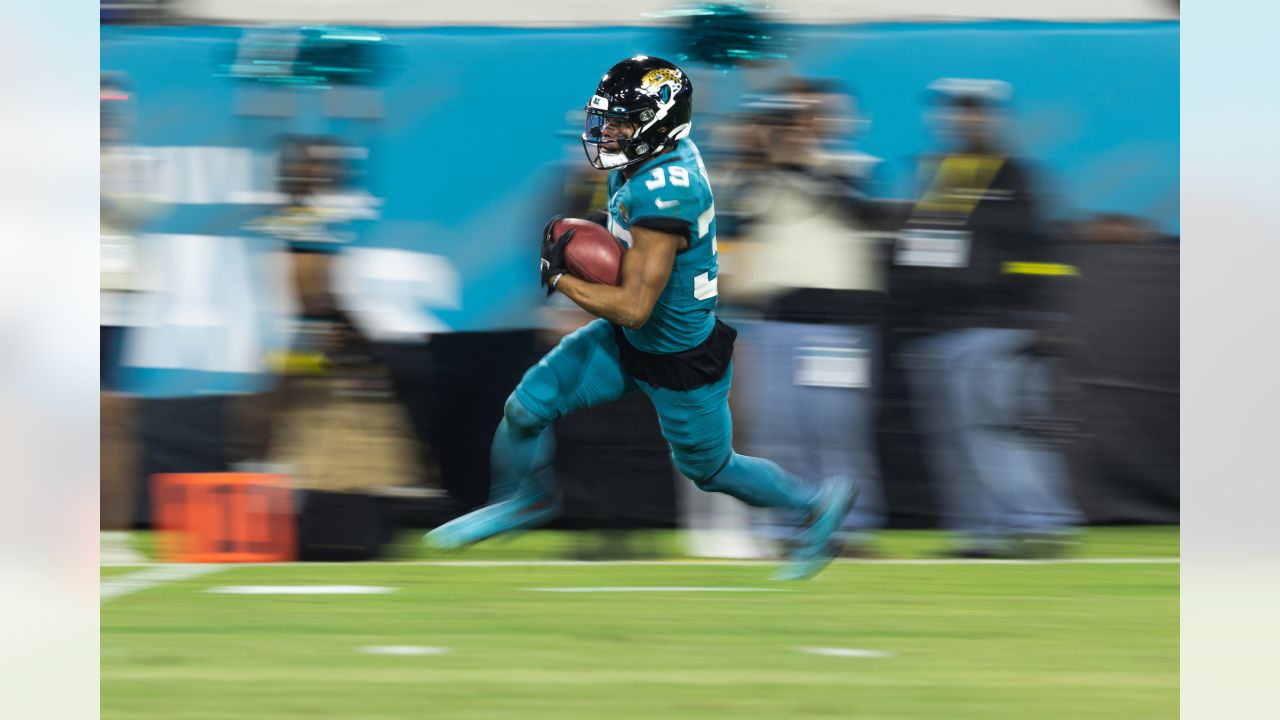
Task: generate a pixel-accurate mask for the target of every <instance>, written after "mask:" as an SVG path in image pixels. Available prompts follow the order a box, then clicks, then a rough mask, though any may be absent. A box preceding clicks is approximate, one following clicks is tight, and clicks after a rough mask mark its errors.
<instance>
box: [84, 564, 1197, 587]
mask: <svg viewBox="0 0 1280 720" xmlns="http://www.w3.org/2000/svg"><path fill="white" fill-rule="evenodd" d="M780 562H781V561H779V560H599V561H595V560H366V561H361V562H272V563H243V564H240V565H238V567H328V566H351V565H407V566H424V567H474V568H495V567H615V566H628V565H631V566H662V565H702V566H705V567H752V566H758V567H768V566H772V565H777V564H779V563H780ZM835 562H836V563H837V564H840V565H1177V564H1179V563H1180V562H1181V560H1180V559H1179V558H1176V557H1170V558H1162V557H1150V558H1144V557H1127V558H1123V557H1122V558H1060V559H1057V560H964V559H958V558H902V559H885V560H874V559H852V558H839V559H837V560H836V561H835ZM100 567H157V566H156V564H155V563H134V562H125V563H101V564H100ZM159 567H186V566H181V565H177V566H170V565H165V566H159ZM203 567H208V566H203ZM219 567H220V568H223V569H225V568H226V567H229V566H227V565H222V566H219ZM198 574H202V573H198ZM129 577H133V576H129ZM104 585H105V583H104Z"/></svg>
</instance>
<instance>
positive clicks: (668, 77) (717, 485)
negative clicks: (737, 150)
mask: <svg viewBox="0 0 1280 720" xmlns="http://www.w3.org/2000/svg"><path fill="white" fill-rule="evenodd" d="M692 99H693V87H692V85H691V83H690V81H689V78H688V76H686V75H685V74H684V72H683V71H681V70H680V68H678V67H676V66H675V65H673V64H671V63H669V62H667V61H665V60H662V59H659V58H655V57H649V56H644V55H640V56H636V57H632V58H628V59H626V60H623V61H622V62H620V63H618V64H616V65H614V66H613V67H612V68H610V69H609V72H608V73H606V74H605V76H604V77H603V78H602V79H601V80H600V83H599V85H598V86H597V87H596V91H595V94H593V95H592V96H591V99H590V101H589V102H588V103H587V106H586V127H585V129H584V132H583V134H582V145H583V148H584V149H585V151H586V155H587V159H588V160H589V161H590V163H591V164H592V165H593V166H595V167H596V168H598V169H600V170H608V171H611V172H610V175H609V186H608V189H609V206H608V217H607V227H608V228H609V230H610V231H611V232H612V233H613V234H614V236H616V237H617V238H618V239H619V240H620V241H621V242H622V243H623V244H625V245H626V246H627V248H628V249H627V252H625V253H624V254H623V256H622V268H621V282H620V284H619V285H618V286H612V285H604V284H597V283H590V282H586V281H584V280H580V279H578V278H576V277H574V276H572V275H570V274H568V272H567V269H566V267H565V262H564V250H565V246H566V245H567V244H568V242H569V240H570V239H571V238H572V235H573V231H572V230H569V231H567V232H564V233H563V234H560V235H559V236H556V234H555V233H554V232H553V230H554V228H555V221H556V220H557V219H558V218H553V219H552V221H551V222H549V223H548V224H547V226H546V229H545V230H544V232H543V241H542V243H543V245H542V283H543V285H544V286H545V287H546V288H547V292H548V294H550V293H551V292H560V293H562V294H564V295H565V296H566V297H568V298H569V299H570V300H572V301H574V302H575V303H577V304H578V305H579V306H581V307H582V308H583V309H585V310H586V311H588V312H590V313H591V314H593V315H595V316H597V318H598V319H597V320H594V321H592V322H590V323H588V324H587V325H585V326H583V327H582V328H581V329H579V330H577V331H575V332H573V333H571V334H569V335H567V336H565V338H564V339H563V340H562V341H561V342H560V344H559V345H558V346H557V347H556V348H555V349H553V350H552V351H551V352H550V353H548V354H547V355H546V357H544V358H543V359H542V360H541V361H539V362H538V364H537V365H535V366H534V367H532V368H531V369H530V370H529V371H528V372H527V373H526V374H525V376H524V378H523V379H522V380H521V381H520V384H519V385H518V386H517V387H516V389H515V391H514V392H513V393H512V394H511V396H510V398H508V400H507V404H506V411H505V414H504V417H503V419H502V421H501V423H500V424H499V425H498V430H497V432H496V433H495V435H494V439H493V451H492V452H493V455H492V459H493V462H492V467H493V472H494V477H493V481H492V482H493V485H492V492H491V495H490V501H491V504H490V505H488V506H486V507H483V508H480V509H479V510H476V511H474V512H472V513H470V514H467V515H464V516H462V517H460V518H458V519H456V520H453V521H452V522H449V523H446V524H445V525H442V526H440V527H439V528H436V529H435V530H433V531H432V532H430V533H428V534H427V536H426V541H427V542H428V543H429V544H431V545H433V546H435V547H438V548H446V549H452V548H460V547H464V546H466V545H469V544H471V543H474V542H477V541H479V540H483V539H485V538H488V537H491V536H493V535H496V534H499V533H502V532H505V531H509V530H515V529H521V528H529V527H534V526H537V525H541V524H543V523H545V522H547V521H548V520H550V519H551V518H553V517H554V516H555V514H556V512H557V511H558V509H559V506H560V494H559V492H558V491H557V489H556V487H555V485H554V482H553V480H552V478H551V477H550V475H551V472H550V467H551V460H552V452H553V436H552V433H551V429H550V428H551V424H552V422H553V421H554V420H555V419H556V418H558V417H561V416H563V415H566V414H568V413H572V412H574V411H576V410H581V409H583V408H587V407H592V406H595V405H599V404H602V403H606V402H609V401H611V400H615V399H617V398H619V397H621V396H622V395H624V394H626V393H629V392H633V391H635V390H639V391H641V392H643V393H645V395H647V396H648V397H649V399H650V400H651V401H652V402H653V405H654V408H655V410H656V411H657V415H658V418H659V421H660V425H661V429H662V434H663V437H664V438H666V440H667V443H668V445H669V446H670V449H671V457H672V459H673V460H674V461H675V465H676V467H677V468H678V469H679V470H680V472H682V473H684V474H685V475H686V476H687V477H689V478H690V479H691V480H693V481H694V483H696V484H697V485H698V487H700V488H701V489H703V490H706V491H711V492H723V493H727V494H729V495H732V496H733V497H736V498H738V499H740V500H742V501H744V502H746V503H748V504H750V505H754V506H757V507H773V508H785V509H791V510H798V511H801V514H802V515H804V516H805V517H806V521H805V523H804V525H803V527H801V528H800V531H799V537H798V538H797V540H798V542H797V543H796V546H795V549H794V550H793V551H792V557H791V560H790V562H788V563H787V564H786V565H785V566H784V567H783V568H782V569H781V570H780V571H779V574H778V576H777V577H778V578H779V579H802V578H807V577H810V576H812V575H814V574H815V573H817V572H818V571H820V570H821V569H822V568H823V567H825V566H826V565H827V563H828V562H830V560H831V557H832V556H833V554H834V553H835V552H836V551H837V550H838V548H836V547H834V543H833V538H834V537H835V533H836V531H837V530H838V529H839V527H840V524H841V522H842V521H843V520H844V517H845V515H846V514H848V511H849V508H850V507H851V506H852V505H853V502H854V500H855V499H856V496H857V488H856V487H855V486H854V484H853V482H852V481H851V480H850V479H848V478H844V477H836V478H830V479H828V480H826V481H825V482H822V483H809V482H806V481H804V480H802V479H800V478H797V477H795V476H793V475H791V474H789V473H787V472H786V471H784V470H783V469H782V468H780V467H779V466H778V465H776V464H775V463H773V462H770V461H769V460H763V459H760V458H754V457H748V456H745V455H740V454H738V453H736V452H734V450H733V447H732V424H731V419H730V415H729V403H728V398H729V385H730V382H731V381H732V377H733V342H734V338H735V336H736V334H737V333H736V331H735V330H734V329H733V328H731V327H729V326H728V325H726V324H724V323H723V322H721V321H720V320H719V319H718V318H717V317H716V313H715V308H716V294H717V293H716V273H717V258H716V216H715V206H714V204H713V199H712V194H711V186H710V184H709V183H708V180H707V171H706V168H705V167H704V165H703V162H702V157H701V156H700V155H699V154H698V148H697V147H696V146H695V145H694V144H693V141H692V140H690V139H689V138H688V135H689V128H690V121H691V116H692Z"/></svg>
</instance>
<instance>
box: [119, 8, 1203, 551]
mask: <svg viewBox="0 0 1280 720" xmlns="http://www.w3.org/2000/svg"><path fill="white" fill-rule="evenodd" d="M101 13H102V14H101V17H102V22H103V25H102V29H101V130H102V147H101V180H102V198H101V210H102V233H101V240H102V293H101V298H102V315H101V347H102V351H101V353H102V354H101V360H102V378H101V380H102V426H101V428H102V430H101V432H102V527H103V529H104V530H107V531H123V530H130V529H146V528H152V527H156V526H157V525H161V524H164V523H162V522H161V519H162V516H164V514H165V513H167V512H176V513H179V514H181V513H185V512H188V508H189V507H190V506H192V505H193V504H196V505H201V506H203V505H204V504H207V503H206V501H205V500H193V499H192V497H195V496H178V495H165V496H163V497H160V496H158V494H157V488H158V487H160V485H158V484H156V483H159V482H162V480H161V478H164V477H166V476H172V475H180V476H185V475H190V474H199V475H203V474H209V473H216V474H222V473H249V474H250V475H247V476H240V477H241V481H244V482H248V483H250V484H252V483H253V482H254V481H253V480H252V478H253V477H261V476H264V475H265V476H270V477H272V478H275V479H273V480H271V481H270V482H273V483H282V484H283V486H285V487H287V488H289V490H290V493H291V498H292V499H291V501H290V504H289V508H291V509H290V510H289V514H290V515H291V516H292V517H291V520H292V521H293V524H294V526H295V528H296V545H295V546H294V547H293V548H292V549H290V550H288V551H287V554H288V555H289V556H291V557H292V556H296V557H300V558H303V559H309V558H320V559H323V558H329V559H366V558H373V557H377V556H379V554H380V553H381V552H382V548H383V546H384V544H385V543H386V542H387V541H388V540H389V539H390V538H391V537H393V535H394V534H395V532H396V531H398V530H405V529H416V528H428V527H432V526H434V525H435V524H437V523H439V522H442V521H445V520H447V519H449V518H451V517H454V516H456V515H457V514H459V513H461V512H463V511H465V510H466V509H468V508H471V507H474V506H476V505H478V504H480V503H482V502H483V501H484V500H485V499H486V496H487V493H488V481H489V469H488V446H489V441H490V438H491V436H492V432H493V430H494V428H495V427H496V424H497V421H498V419H499V418H500V416H501V409H502V403H503V401H504V399H505V398H506V396H507V394H508V393H509V392H510V390H511V389H512V388H513V387H514V385H515V383H516V382H517V381H518V380H519V378H520V376H521V374H522V373H523V371H524V370H525V369H526V368H527V367H528V366H529V365H531V364H532V363H533V362H535V361H536V360H537V358H538V357H540V355H541V353H543V352H545V351H546V350H547V349H549V348H550V347H551V345H552V344H553V343H554V342H555V341H556V340H557V339H558V338H559V337H560V336H561V335H563V334H564V333H565V332H568V331H570V330H572V329H573V328H575V327H577V326H579V325H581V324H582V323H583V322H585V320H586V319H587V318H586V317H585V316H584V315H582V314H581V313H580V312H578V311H577V310H575V309H574V308H572V307H571V306H567V305H566V304H565V303H564V302H561V300H560V299H559V298H556V299H553V300H551V301H550V302H548V301H546V300H545V299H544V298H543V296H542V293H541V292H540V290H539V288H538V281H537V274H536V271H535V269H534V268H535V267H536V261H537V241H538V239H539V232H540V228H541V227H542V225H543V223H544V222H545V220H546V218H547V217H549V216H550V215H552V214H564V215H571V216H579V217H583V216H586V215H587V214H589V213H590V212H591V211H592V210H595V209H598V208H600V207H602V206H603V205H604V202H605V200H606V198H605V197H604V177H605V176H604V174H602V173H597V172H595V171H594V170H592V169H591V168H589V167H588V166H587V164H586V162H585V159H584V157H583V155H582V151H581V146H580V143H579V141H578V134H579V133H580V132H581V124H582V112H581V110H582V107H583V105H584V103H585V101H586V100H587V99H588V98H589V96H590V93H591V91H592V89H593V88H594V86H595V84H596V82H597V81H598V79H599V76H600V75H601V73H603V72H604V70H606V69H607V68H608V67H609V66H610V65H612V64H613V63H614V62H616V61H618V60H620V59H622V58H624V57H627V56H630V55H634V54H652V55H659V56H662V57H665V58H667V59H669V60H672V61H674V62H676V63H677V64H679V65H681V66H682V67H683V68H684V69H685V70H686V71H687V72H688V73H689V74H690V75H691V77H692V78H693V82H694V87H695V95H694V97H695V114H694V124H693V132H692V139H693V140H694V141H695V142H696V143H698V145H699V146H700V147H701V149H702V152H703V155H704V156H705V158H706V162H707V165H708V169H709V171H710V175H711V180H712V183H713V188H714V190H715V193H716V211H717V215H718V217H719V219H720V226H721V231H720V232H721V237H719V238H718V242H719V247H720V253H721V259H720V268H721V278H720V283H719V288H720V312H721V314H722V316H723V317H724V318H725V319H726V320H727V321H729V322H730V323H731V324H735V325H737V326H739V327H740V329H741V330H742V333H741V337H740V340H739V346H738V351H737V356H736V357H737V363H738V367H739V370H738V373H737V378H736V382H735V386H734V389H735V392H734V398H733V403H734V413H735V423H736V431H737V433H738V435H739V440H738V443H739V445H740V447H741V448H743V449H744V450H746V451H748V452H753V453H756V454H762V455H766V456H769V457H773V458H775V459H777V460H778V461H779V462H782V463H783V464H784V465H786V466H788V467H790V468H791V469H794V470H795V471H796V472H801V473H804V474H805V475H807V476H810V477H818V476H822V475H828V474H832V473H834V472H846V473H852V474H855V475H857V476H859V477H860V478H862V482H863V484H864V486H865V487H866V488H867V491H866V494H865V495H864V499H863V502H862V503H861V504H860V506H859V508H857V509H856V510H855V512H854V513H853V514H852V515H851V516H850V519H849V522H848V523H847V525H848V528H847V529H848V531H849V532H848V539H849V541H850V549H849V553H850V554H854V555H858V554H867V555H874V554H876V553H877V549H876V542H875V538H876V533H877V532H879V531H881V530H883V529H885V528H935V527H943V528H947V529H950V530H953V531H955V532H954V533H952V535H950V536H948V537H949V538H951V539H950V540H949V541H948V543H947V544H945V545H944V546H942V547H941V548H940V551H943V552H949V553H951V554H955V555H958V556H962V557H1022V556H1027V555H1036V554H1038V553H1043V552H1049V553H1053V554H1058V553H1069V552H1071V538H1072V537H1073V531H1074V529H1075V528H1077V527H1079V526H1080V525H1082V524H1176V523H1177V522H1178V506H1179V495H1178V440H1177V426H1178V408H1179V399H1178V398H1179V378H1178V310H1177V302H1178V268H1179V259H1178V258H1179V246H1178V243H1179V194H1178V193H1179V174H1178V172H1179V145H1178V142H1179V117H1178V98H1179V95H1178V78H1179V65H1178V43H1179V23H1178V4H1177V2H1162V1H1155V0H1150V1H1138V0H1132V1H1129V2H1105V3H1103V2H1045V3H1017V2H1001V1H999V0H970V1H969V2H965V3H945V2H932V1H929V0H912V1H902V2H861V3H828V2H809V1H805V0H793V1H791V2H779V3H777V4H775V5H772V6H764V5H758V4H749V3H723V4H714V3H702V4H695V3H684V4H681V3H667V2H633V3H626V4H608V3H598V2H591V3H588V2H563V1H562V2H546V3H531V4H525V3H517V2H471V3H459V4H453V5H447V4H438V3H417V2H409V1H407V0H380V1H377V2H367V1H366V2H356V1H354V0H351V1H346V0H327V1H325V2H319V1H316V0H311V1H304V0H255V1H254V2H244V1H241V0H187V1H182V0H170V1H169V2H106V1H104V2H102V4H101ZM556 433H557V443H558V447H559V453H558V456H557V466H556V467H557V472H558V475H559V479H560V482H561V483H562V485H563V486H564V488H565V490H566V493H567V507H566V514H565V515H564V517H563V518H562V519H561V520H560V521H559V523H558V525H557V527H559V528H562V529H583V530H606V531H610V532H609V533H607V534H606V537H607V538H611V540H607V541H606V542H605V543H604V544H603V545H602V546H601V547H597V548H593V549H590V550H587V551H586V552H591V553H596V554H600V555H607V554H621V555H626V554H627V553H629V552H637V551H636V550H634V549H628V548H627V547H626V542H625V533H621V531H625V530H634V529H645V528H677V527H680V528H685V529H689V530H693V531H701V532H693V533H690V534H689V538H690V539H689V542H688V544H687V546H686V547H687V550H688V551H689V552H691V553H694V554H698V555H708V556H741V557H761V556H769V555H770V554H771V552H772V551H771V550H770V545H769V543H770V542H772V541H773V540H775V539H777V538H776V534H775V533H774V531H773V529H774V528H776V527H780V526H781V525H782V523H781V519H779V518H770V517H764V516H761V515H760V514H758V513H754V512H749V511H747V510H746V509H745V508H743V507H741V506H738V505H736V501H733V500H731V499H728V498H712V497H709V496H702V495H698V494H697V493H696V491H694V490H692V486H691V485H690V484H689V483H688V482H687V481H685V480H683V479H682V478H679V477H678V476H677V475H676V473H675V471H674V469H673V468H672V467H671V464H670V461H669V458H668V456H667V454H666V450H665V448H664V446H663V445H662V441H661V438H660V436H659V434H658V429H657V425H656V420H655V418H654V416H653V413H652V410H651V408H649V407H648V406H647V403H646V402H645V401H644V400H643V398H641V397H635V398H630V399H627V400H624V401H622V402H620V403H617V404H615V405H613V406H609V407H605V408H599V409H594V410H591V411H588V412H585V413H582V414H581V415H578V416H574V417H571V418H566V419H564V420H562V421H561V422H559V423H558V424H557V427H556ZM255 474H256V475H255ZM245 477H247V478H249V479H248V480H244V478H245ZM281 478H283V480H281ZM264 482H267V481H266V480H264ZM211 497H212V496H211ZM209 502H212V500H210V501H209ZM228 507H230V506H228ZM254 507H256V506H254ZM263 507H266V506H263ZM174 508H177V509H174ZM259 511H261V509H260V508H259V510H256V511H255V510H251V508H250V506H249V505H245V506H243V507H241V508H239V509H235V510H232V509H228V510H226V511H225V512H223V511H221V510H219V511H217V513H221V514H217V515H216V517H217V518H220V519H219V520H218V521H217V522H218V523H222V522H223V521H225V524H226V527H227V528H228V529H227V530H226V537H224V538H222V540H223V541H225V542H223V544H222V545H219V546H218V547H219V548H220V550H218V552H229V551H230V549H231V548H232V547H233V546H235V545H236V544H237V543H242V542H249V540H247V539H246V537H247V536H246V533H247V532H248V531H244V530H237V529H234V528H232V525H234V522H233V521H235V522H238V520H235V518H239V517H241V516H242V515H244V514H246V513H247V514H252V513H253V512H259ZM201 512H203V511H201ZM210 512H214V511H210ZM263 512H265V511H263ZM282 512H283V511H282ZM184 517H186V516H184ZM191 517H194V516H191ZM237 527H238V526H237ZM706 531H712V532H706ZM109 537H113V538H116V540H113V541H112V542H117V541H118V542H120V546H118V547H117V546H115V545H113V546H112V547H111V548H109V550H110V551H111V552H113V553H120V556H121V557H126V558H127V557H129V554H130V553H131V552H132V551H133V548H130V547H128V546H127V544H126V540H127V537H128V536H114V535H110V536H109ZM618 538H623V539H622V540H618ZM615 541H616V542H615ZM1046 548H1047V549H1046ZM107 549H108V548H104V551H105V550H107Z"/></svg>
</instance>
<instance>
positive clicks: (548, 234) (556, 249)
mask: <svg viewBox="0 0 1280 720" xmlns="http://www.w3.org/2000/svg"><path fill="white" fill-rule="evenodd" d="M560 219H561V217H560V216H559V215H557V216H555V217H553V218H551V220H549V221H548V222H547V226H546V227H545V228H543V229H542V285H543V287H545V288H546V289H547V295H548V296H550V295H551V293H553V292H555V290H556V288H555V285H553V284H552V283H553V282H554V281H555V278H556V276H558V275H563V274H564V273H566V272H568V268H567V267H566V266H565V264H564V249H565V247H566V246H567V245H568V244H569V241H570V240H572V239H573V232H574V231H573V228H570V229H568V230H565V231H564V232H563V233H561V234H560V236H559V237H554V236H553V233H554V232H555V226H556V221H558V220H560Z"/></svg>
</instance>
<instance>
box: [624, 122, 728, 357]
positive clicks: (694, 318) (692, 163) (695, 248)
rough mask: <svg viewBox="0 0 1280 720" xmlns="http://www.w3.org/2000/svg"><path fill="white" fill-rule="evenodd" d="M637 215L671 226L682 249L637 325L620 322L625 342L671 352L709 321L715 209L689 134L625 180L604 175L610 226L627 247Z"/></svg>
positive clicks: (705, 329) (699, 336)
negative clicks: (683, 240)
mask: <svg viewBox="0 0 1280 720" xmlns="http://www.w3.org/2000/svg"><path fill="white" fill-rule="evenodd" d="M640 220H656V221H659V222H662V223H663V225H664V227H663V228H662V229H663V230H664V231H666V227H665V226H670V227H671V228H672V231H673V232H676V233H677V234H678V233H679V232H681V231H680V230H675V228H677V227H683V228H685V229H684V230H683V232H685V233H686V234H687V237H688V238H689V247H688V248H687V249H685V250H682V251H680V252H678V253H677V254H676V263H675V267H674V268H672V269H671V277H670V279H668V280H667V286H666V288H664V289H663V291H662V295H661V297H659V298H658V302H657V304H656V305H654V308H653V313H652V314H650V315H649V321H648V322H647V323H645V324H644V326H643V327H641V328H640V329H639V330H631V329H630V328H624V329H623V332H624V333H625V334H626V337H627V339H628V340H630V341H631V344H632V345H634V346H636V347H637V348H639V349H641V350H644V351H646V352H651V353H674V352H680V351H682V350H688V349H689V348H692V347H695V346H697V345H698V344H700V343H701V342H702V341H703V340H706V339H707V336H708V335H709V334H710V333H711V329H712V328H713V327H714V326H715V308H716V274H717V272H718V270H717V263H716V210H715V205H714V203H713V201H712V196H711V183H710V182H709V181H708V180H707V169H706V166H705V165H703V164H702V156H701V155H700V154H698V148H697V146H695V145H694V144H693V141H692V140H689V139H688V138H685V139H683V140H680V141H679V142H678V143H677V144H676V147H675V149H674V150H672V151H671V152H668V153H664V154H662V155H659V156H657V157H654V158H650V159H649V160H646V161H645V162H643V163H641V164H640V165H639V167H638V168H637V169H636V171H635V172H634V173H633V174H632V175H631V177H630V179H626V178H624V177H623V176H622V172H621V171H615V172H613V173H611V174H610V175H609V230H610V232H612V233H613V234H614V235H615V236H616V237H617V238H618V239H619V240H621V241H622V242H623V243H624V244H626V246H627V247H631V228H632V226H633V225H634V224H635V223H636V222H637V221H640Z"/></svg>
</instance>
